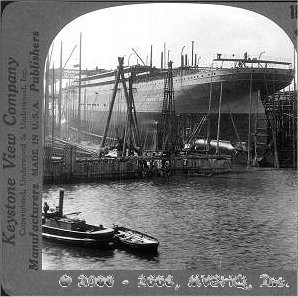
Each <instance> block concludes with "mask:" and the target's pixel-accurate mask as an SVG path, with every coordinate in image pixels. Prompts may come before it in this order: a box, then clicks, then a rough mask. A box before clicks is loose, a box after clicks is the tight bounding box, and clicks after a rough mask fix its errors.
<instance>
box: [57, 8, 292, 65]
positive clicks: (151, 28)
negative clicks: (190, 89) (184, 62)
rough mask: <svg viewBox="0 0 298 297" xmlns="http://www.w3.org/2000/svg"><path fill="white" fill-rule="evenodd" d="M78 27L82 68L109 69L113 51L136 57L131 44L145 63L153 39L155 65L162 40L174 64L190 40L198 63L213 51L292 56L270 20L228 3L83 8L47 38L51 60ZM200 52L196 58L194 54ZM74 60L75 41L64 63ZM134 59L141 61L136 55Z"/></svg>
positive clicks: (284, 37)
mask: <svg viewBox="0 0 298 297" xmlns="http://www.w3.org/2000/svg"><path fill="white" fill-rule="evenodd" d="M80 32H82V69H86V68H88V69H95V67H98V68H104V69H114V68H116V66H117V63H118V62H117V57H119V56H124V64H125V65H128V62H129V64H130V65H133V64H136V63H137V56H136V54H134V53H133V51H132V48H134V49H135V50H136V51H137V53H138V54H139V56H140V57H141V58H142V60H143V61H144V62H145V63H146V61H147V64H149V59H150V46H151V45H153V65H154V66H156V67H160V55H161V52H162V51H163V49H164V43H166V52H167V54H166V56H167V55H168V51H169V57H170V60H172V61H173V67H178V66H180V55H181V51H182V48H183V47H184V49H183V54H187V55H188V57H189V58H190V59H191V46H192V41H194V53H196V54H197V57H198V59H199V66H210V65H211V62H212V59H213V58H215V56H216V54H217V53H222V54H225V55H232V54H235V55H236V56H239V57H242V56H243V54H244V52H247V53H248V55H249V56H250V57H259V55H260V54H261V53H262V55H261V56H262V58H264V59H265V58H268V59H271V58H275V59H276V58H277V59H283V60H284V59H285V60H286V61H289V60H290V61H292V60H293V52H294V49H293V44H292V42H291V40H290V39H289V37H288V36H287V35H286V33H285V32H284V31H283V30H282V29H281V28H280V27H279V26H277V25H276V24H275V23H274V22H272V21H271V20H269V19H268V18H266V17H263V16H262V15H260V14H257V13H254V12H251V11H248V10H244V9H240V8H234V7H229V6H223V5H210V4H190V3H189V4H182V3H168V4H166V3H155V4H137V5H136V4H134V5H126V6H119V7H113V8H107V9H102V10H98V11H94V12H91V13H88V14H85V15H83V16H81V17H79V18H77V19H76V20H74V21H72V22H71V23H69V24H68V25H67V26H66V27H64V28H63V29H62V30H61V32H60V33H59V34H58V35H57V36H56V38H55V40H54V41H53V44H54V47H53V55H52V57H53V58H52V63H53V62H54V63H55V67H58V65H59V55H60V43H61V41H62V42H63V65H64V64H65V62H66V60H67V59H68V57H69V55H70V53H71V51H72V49H73V47H74V46H75V45H76V44H77V45H79V38H80ZM199 57H200V58H199ZM78 62H79V46H77V48H76V50H75V51H74V53H73V55H72V56H71V58H70V59H69V62H68V63H67V65H66V66H65V68H73V65H75V64H78ZM138 62H139V63H140V64H141V62H140V60H139V59H138Z"/></svg>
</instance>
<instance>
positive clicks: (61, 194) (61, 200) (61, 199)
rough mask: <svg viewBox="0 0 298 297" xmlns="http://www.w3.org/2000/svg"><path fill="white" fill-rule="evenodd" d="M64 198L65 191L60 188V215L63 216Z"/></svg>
mask: <svg viewBox="0 0 298 297" xmlns="http://www.w3.org/2000/svg"><path fill="white" fill-rule="evenodd" d="M63 198H64V191H63V190H60V192H59V208H58V209H59V215H60V216H61V217H62V216H63Z"/></svg>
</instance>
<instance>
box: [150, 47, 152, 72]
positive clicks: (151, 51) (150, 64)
mask: <svg viewBox="0 0 298 297" xmlns="http://www.w3.org/2000/svg"><path fill="white" fill-rule="evenodd" d="M150 67H152V45H151V48H150Z"/></svg>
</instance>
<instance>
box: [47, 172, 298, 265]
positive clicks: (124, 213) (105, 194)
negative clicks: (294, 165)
mask: <svg viewBox="0 0 298 297" xmlns="http://www.w3.org/2000/svg"><path fill="white" fill-rule="evenodd" d="M296 178H297V172H296V171H294V170H272V169H261V168H258V169H253V170H250V171H247V170H245V169H243V170H241V172H238V173H237V174H224V175H220V176H213V177H199V176H175V177H172V178H171V179H170V180H166V179H162V178H160V179H154V180H141V181H140V180H133V181H120V182H105V183H102V182H101V183H91V184H86V183H82V184H75V185H63V188H64V190H65V200H64V212H65V213H71V212H76V211H82V213H81V214H80V217H81V218H84V219H86V221H87V222H88V223H91V224H96V225H98V224H100V223H102V224H103V225H105V226H112V225H113V224H114V223H116V224H118V225H124V226H127V227H131V228H133V229H137V230H140V231H143V232H145V233H148V234H151V235H153V236H154V237H156V238H158V239H159V242H160V246H159V253H158V254H157V255H147V256H146V255H144V254H137V253H134V252H128V251H124V250H118V249H106V250H102V249H98V248H97V249H96V248H86V247H73V246H67V245H63V244H60V243H55V242H50V241H47V240H43V249H42V260H43V269H53V270H59V269H75V270H78V269H91V270H96V269H199V268H203V269H216V268H218V267H219V266H220V267H221V268H222V269H259V268H262V269H287V270H296V269H297V197H296V194H297V193H296V186H297V183H296ZM59 189H61V186H59V187H58V186H44V194H43V200H44V201H47V202H48V203H49V205H52V206H54V205H57V204H58V197H59Z"/></svg>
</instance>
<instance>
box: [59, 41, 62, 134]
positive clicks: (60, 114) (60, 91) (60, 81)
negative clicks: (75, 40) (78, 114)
mask: <svg viewBox="0 0 298 297" xmlns="http://www.w3.org/2000/svg"><path fill="white" fill-rule="evenodd" d="M62 71H63V68H62V41H61V47H60V72H59V101H58V127H59V128H58V133H59V136H61V118H62V111H61V105H62Z"/></svg>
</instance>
